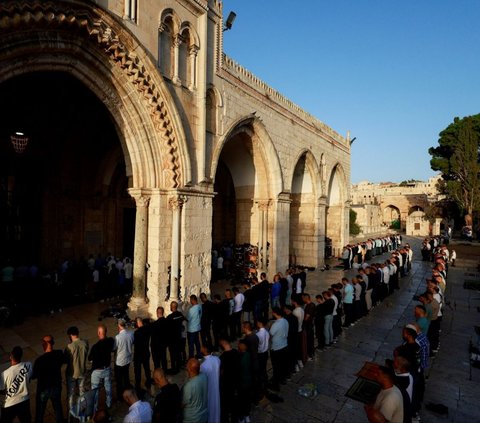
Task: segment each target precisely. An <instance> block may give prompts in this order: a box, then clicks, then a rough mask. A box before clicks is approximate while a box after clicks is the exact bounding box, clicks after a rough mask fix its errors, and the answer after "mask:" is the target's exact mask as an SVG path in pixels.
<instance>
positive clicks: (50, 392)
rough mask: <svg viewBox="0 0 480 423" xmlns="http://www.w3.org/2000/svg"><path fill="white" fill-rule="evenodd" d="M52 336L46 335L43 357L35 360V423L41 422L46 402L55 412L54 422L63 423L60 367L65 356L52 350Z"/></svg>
mask: <svg viewBox="0 0 480 423" xmlns="http://www.w3.org/2000/svg"><path fill="white" fill-rule="evenodd" d="M54 344H55V342H54V340H53V336H51V335H46V336H44V337H43V339H42V348H43V351H44V353H43V355H41V356H40V357H38V358H37V359H36V360H35V363H34V365H33V374H32V379H37V394H36V401H35V402H36V410H35V422H36V423H41V422H43V416H44V414H45V409H46V408H47V403H48V400H50V401H51V402H52V406H53V410H54V411H55V421H56V422H57V423H62V422H63V410H62V365H63V364H64V363H65V356H64V354H63V351H62V350H54V349H53V345H54Z"/></svg>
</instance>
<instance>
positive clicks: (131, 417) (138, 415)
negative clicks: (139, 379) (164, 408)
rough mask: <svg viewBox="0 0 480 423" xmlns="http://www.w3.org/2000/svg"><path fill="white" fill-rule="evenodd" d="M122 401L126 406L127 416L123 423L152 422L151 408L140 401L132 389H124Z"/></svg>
mask: <svg viewBox="0 0 480 423" xmlns="http://www.w3.org/2000/svg"><path fill="white" fill-rule="evenodd" d="M123 399H124V400H125V402H126V403H127V404H128V414H127V415H126V416H125V418H124V419H123V423H144V422H145V423H147V422H151V421H152V415H153V411H152V407H151V405H150V403H148V402H146V401H140V400H139V399H138V396H137V393H136V392H135V390H134V389H126V390H125V392H124V393H123Z"/></svg>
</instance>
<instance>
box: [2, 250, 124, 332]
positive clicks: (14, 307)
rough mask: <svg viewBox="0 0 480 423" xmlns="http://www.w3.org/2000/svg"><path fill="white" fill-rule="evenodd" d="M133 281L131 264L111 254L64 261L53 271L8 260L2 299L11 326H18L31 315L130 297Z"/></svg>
mask: <svg viewBox="0 0 480 423" xmlns="http://www.w3.org/2000/svg"><path fill="white" fill-rule="evenodd" d="M132 278H133V263H132V260H131V259H130V258H129V257H123V258H119V257H115V256H114V255H113V254H111V253H107V254H106V255H102V254H98V255H97V257H94V256H93V254H91V255H90V256H89V257H82V258H80V259H79V260H73V259H64V260H63V261H61V262H59V263H58V265H57V266H53V267H52V268H50V269H43V268H40V267H39V266H37V265H36V264H34V263H31V264H26V263H23V262H20V263H14V262H13V261H12V260H6V261H5V262H4V263H3V266H2V267H1V268H0V298H1V302H2V303H3V305H4V306H6V307H7V306H8V307H9V308H10V309H11V319H12V322H10V323H15V322H18V321H21V320H22V319H23V317H24V315H25V314H28V313H31V314H40V313H52V314H53V313H55V312H59V311H62V310H63V308H65V307H66V306H68V305H71V304H72V303H82V302H86V301H99V300H102V301H104V300H108V299H111V298H114V297H118V296H122V295H128V294H130V293H131V292H132ZM0 317H1V316H0ZM0 323H8V322H1V319H0Z"/></svg>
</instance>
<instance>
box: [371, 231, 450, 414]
mask: <svg viewBox="0 0 480 423" xmlns="http://www.w3.org/2000/svg"><path fill="white" fill-rule="evenodd" d="M426 245H431V247H432V248H431V249H430V248H427V247H426ZM426 252H428V256H427V255H426ZM422 257H423V259H424V260H431V261H432V262H433V269H432V274H431V276H429V277H428V278H427V279H426V281H425V285H422V287H425V292H423V293H422V294H421V295H419V296H416V297H414V299H415V300H417V301H418V304H417V305H416V306H415V308H414V315H413V316H412V322H411V323H408V324H407V325H405V326H404V327H403V328H402V333H401V337H402V341H403V342H402V343H401V345H399V346H397V347H396V348H395V349H394V351H393V357H392V359H388V360H386V362H385V365H384V366H378V369H377V372H376V374H375V375H374V377H375V378H376V381H377V382H378V383H379V385H380V386H381V391H380V393H379V394H378V396H377V398H376V401H375V403H374V404H370V405H367V406H366V407H365V410H366V413H367V417H368V419H369V421H370V422H372V423H373V422H375V423H378V422H380V423H383V422H393V423H408V422H412V421H419V414H418V413H419V411H420V409H421V405H422V402H423V398H424V393H425V373H426V371H427V369H428V368H429V359H430V358H431V357H434V356H435V355H436V353H437V352H438V350H439V346H440V342H439V340H440V330H441V328H440V326H441V321H442V315H443V311H444V307H445V304H446V303H445V290H446V286H447V272H448V266H449V264H452V255H451V253H450V251H449V250H448V248H447V245H445V244H444V243H443V240H442V238H441V237H432V238H428V239H426V240H425V241H424V243H423V247H422Z"/></svg>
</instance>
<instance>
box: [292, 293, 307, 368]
mask: <svg viewBox="0 0 480 423" xmlns="http://www.w3.org/2000/svg"><path fill="white" fill-rule="evenodd" d="M302 304H303V301H302V299H301V297H300V296H299V295H293V296H292V305H293V306H294V307H295V308H294V309H293V312H292V314H293V315H294V316H295V317H296V318H297V320H298V338H297V342H298V346H297V354H296V356H297V364H296V365H295V370H297V371H298V370H299V369H302V368H303V360H302V357H303V348H302V345H303V342H302V331H303V319H304V317H305V311H304V310H303V307H302Z"/></svg>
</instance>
